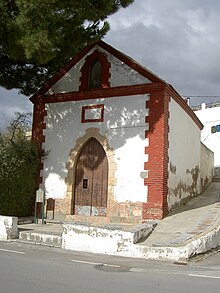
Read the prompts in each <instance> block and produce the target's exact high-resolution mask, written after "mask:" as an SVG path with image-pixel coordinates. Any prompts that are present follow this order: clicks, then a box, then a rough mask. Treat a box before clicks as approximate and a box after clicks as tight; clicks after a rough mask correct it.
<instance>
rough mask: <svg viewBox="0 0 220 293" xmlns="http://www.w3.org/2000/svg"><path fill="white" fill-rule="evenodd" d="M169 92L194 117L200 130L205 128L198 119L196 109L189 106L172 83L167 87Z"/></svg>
mask: <svg viewBox="0 0 220 293" xmlns="http://www.w3.org/2000/svg"><path fill="white" fill-rule="evenodd" d="M166 92H167V94H169V95H170V96H171V97H172V98H173V99H174V100H175V101H176V102H177V103H178V104H179V105H180V106H181V107H182V108H183V110H184V111H185V112H186V113H187V114H188V115H189V116H190V117H191V118H192V120H193V121H194V122H195V123H196V125H197V126H198V127H199V129H200V130H202V129H203V127H204V126H203V124H202V123H201V121H200V120H199V119H198V117H197V116H196V114H195V113H194V111H193V110H192V109H191V108H190V107H189V105H188V104H187V102H186V100H184V99H183V98H182V97H181V96H180V95H179V94H178V92H177V91H176V90H175V89H174V88H173V87H172V85H168V86H167V88H166Z"/></svg>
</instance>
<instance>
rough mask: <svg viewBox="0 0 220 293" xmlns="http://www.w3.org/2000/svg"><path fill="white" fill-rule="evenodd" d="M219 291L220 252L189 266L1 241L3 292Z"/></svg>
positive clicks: (152, 292) (1, 292)
mask: <svg viewBox="0 0 220 293" xmlns="http://www.w3.org/2000/svg"><path fill="white" fill-rule="evenodd" d="M41 292H43V293H49V292H53V293H58V292H59V293H60V292H61V293H70V292H71V293H81V292H94V293H98V292H102V293H113V292H114V293H118V292H119V293H120V292H126V293H130V292H135V293H136V292H137V293H145V292H146V293H154V292H157V293H160V292H163V293H168V292H169V293H174V292H175V293H177V292H178V293H181V292H184V293H185V292H193V293H197V292H199V293H203V292H209V293H214V292H215V293H217V292H220V255H219V254H218V253H217V254H215V255H213V256H210V257H209V258H207V259H204V260H200V261H197V260H195V261H192V262H190V263H189V264H184V263H179V264H175V263H167V262H156V261H147V260H136V259H131V258H122V257H112V256H103V255H99V254H86V253H78V252H77V253H75V252H73V251H65V250H61V249H55V248H48V247H44V246H35V245H30V244H24V243H17V242H0V293H41Z"/></svg>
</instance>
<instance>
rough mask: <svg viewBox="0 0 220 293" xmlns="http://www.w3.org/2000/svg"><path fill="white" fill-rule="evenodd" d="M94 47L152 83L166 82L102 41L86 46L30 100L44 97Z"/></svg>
mask: <svg viewBox="0 0 220 293" xmlns="http://www.w3.org/2000/svg"><path fill="white" fill-rule="evenodd" d="M96 45H98V46H99V47H101V48H103V49H104V50H106V51H107V52H109V53H110V54H111V55H113V56H115V57H116V58H118V59H119V60H120V61H122V62H123V63H125V64H126V65H128V66H129V67H131V68H132V69H134V70H135V71H137V72H138V73H140V74H141V75H143V76H144V77H146V78H147V79H149V80H150V81H152V82H157V83H163V84H166V81H164V80H163V79H161V78H160V77H159V76H157V75H156V74H154V73H153V72H151V71H150V70H148V69H147V68H145V67H144V66H142V65H140V64H139V63H138V62H136V61H135V60H133V59H132V58H131V57H129V56H127V55H125V54H124V53H122V52H120V51H118V50H117V49H115V48H113V47H112V46H110V45H109V44H107V43H105V42H103V41H101V40H100V41H97V42H95V43H93V44H91V45H87V46H86V47H84V48H83V49H82V50H81V51H79V53H78V54H76V55H75V56H74V57H73V58H72V59H71V60H70V61H69V62H68V63H67V64H66V65H65V66H64V67H63V68H61V69H60V70H59V71H58V72H57V73H56V74H55V75H54V76H53V77H52V78H50V79H49V80H48V81H47V82H46V83H45V84H44V85H43V86H42V87H41V88H40V89H39V90H38V91H37V92H36V93H35V94H34V95H33V96H31V97H30V100H31V101H33V100H34V99H35V98H36V97H37V96H40V95H44V94H45V93H46V92H47V91H48V90H49V89H50V88H51V87H52V86H53V85H54V84H55V83H56V82H57V81H58V80H60V79H61V78H62V77H63V76H64V75H65V74H66V73H67V72H68V71H69V70H70V69H71V68H72V67H73V66H75V64H76V63H78V62H79V61H80V60H81V59H82V58H83V57H84V56H85V55H86V54H87V53H88V52H89V51H90V50H91V49H92V48H94V47H95V46H96Z"/></svg>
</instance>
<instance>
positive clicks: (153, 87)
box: [44, 83, 165, 103]
mask: <svg viewBox="0 0 220 293" xmlns="http://www.w3.org/2000/svg"><path fill="white" fill-rule="evenodd" d="M164 89H165V85H163V84H158V83H146V84H141V85H132V86H119V87H111V88H105V89H97V90H89V91H83V92H68V93H59V94H51V95H46V96H44V102H45V103H59V102H69V101H79V100H91V99H103V98H111V97H121V96H130V95H140V94H146V93H151V92H154V91H158V90H164Z"/></svg>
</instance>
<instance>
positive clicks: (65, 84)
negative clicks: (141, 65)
mask: <svg viewBox="0 0 220 293" xmlns="http://www.w3.org/2000/svg"><path fill="white" fill-rule="evenodd" d="M95 50H99V51H100V52H103V53H105V54H106V55H107V58H108V61H109V62H110V63H111V69H110V72H111V77H110V80H109V82H110V85H111V87H116V86H123V85H135V84H143V83H150V81H149V80H148V79H147V78H145V77H144V76H142V75H141V74H139V73H138V72H137V71H135V70H134V69H132V68H130V67H129V66H127V65H126V64H124V63H123V62H121V61H120V60H119V59H118V58H116V57H114V56H112V55H111V54H109V53H108V52H107V51H105V50H104V49H102V48H100V47H99V46H95V47H94V48H93V49H91V50H90V51H89V53H88V54H87V55H86V56H84V57H83V58H82V59H81V60H80V61H79V62H78V63H77V64H76V65H75V66H74V67H73V68H71V70H69V72H67V73H66V74H65V75H64V76H63V77H62V78H61V79H60V80H59V81H58V82H57V83H56V84H54V85H53V86H52V88H51V89H50V90H49V91H48V93H49V94H52V93H64V92H71V91H78V90H79V80H80V76H81V72H80V70H81V67H82V66H83V65H84V63H85V59H86V57H87V56H88V55H90V54H92V53H93V52H94V51H95Z"/></svg>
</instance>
